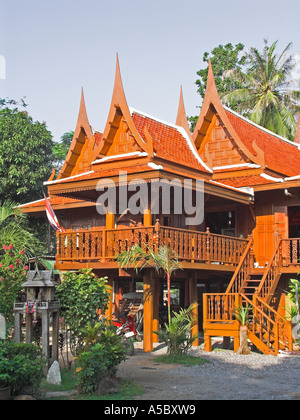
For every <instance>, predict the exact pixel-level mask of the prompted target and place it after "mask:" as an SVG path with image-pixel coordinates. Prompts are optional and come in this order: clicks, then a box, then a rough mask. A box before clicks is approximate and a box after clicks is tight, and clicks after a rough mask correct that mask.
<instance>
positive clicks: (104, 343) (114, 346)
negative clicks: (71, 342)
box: [76, 322, 126, 394]
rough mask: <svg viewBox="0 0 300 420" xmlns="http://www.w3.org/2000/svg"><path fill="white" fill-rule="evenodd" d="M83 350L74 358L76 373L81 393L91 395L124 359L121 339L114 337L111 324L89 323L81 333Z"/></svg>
mask: <svg viewBox="0 0 300 420" xmlns="http://www.w3.org/2000/svg"><path fill="white" fill-rule="evenodd" d="M82 332H83V333H84V334H86V335H85V336H83V341H84V343H85V347H84V350H83V351H82V352H81V353H80V354H79V356H78V357H77V358H76V373H77V374H78V379H79V389H80V391H81V392H82V393H84V394H85V393H93V392H95V391H96V390H97V388H98V385H99V382H100V381H101V380H102V379H104V378H107V377H111V376H114V375H115V374H116V372H117V368H118V366H119V364H120V363H121V362H122V361H124V360H125V359H126V350H125V347H124V346H123V343H122V338H121V337H120V336H117V335H116V328H115V327H114V326H113V325H112V324H104V323H101V322H98V323H96V324H95V325H94V326H92V324H90V323H89V325H88V327H87V328H85V329H83V331H82Z"/></svg>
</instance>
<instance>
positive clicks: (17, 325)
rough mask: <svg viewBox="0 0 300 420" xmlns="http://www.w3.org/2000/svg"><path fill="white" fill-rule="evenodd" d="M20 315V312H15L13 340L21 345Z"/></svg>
mask: <svg viewBox="0 0 300 420" xmlns="http://www.w3.org/2000/svg"><path fill="white" fill-rule="evenodd" d="M21 319H22V314H21V313H20V312H17V311H16V312H15V332H14V340H15V342H16V343H21V340H22V321H21Z"/></svg>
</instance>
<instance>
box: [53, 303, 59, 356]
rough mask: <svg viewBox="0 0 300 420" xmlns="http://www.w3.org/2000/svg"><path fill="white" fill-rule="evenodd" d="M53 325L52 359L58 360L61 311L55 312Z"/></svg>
mask: <svg viewBox="0 0 300 420" xmlns="http://www.w3.org/2000/svg"><path fill="white" fill-rule="evenodd" d="M52 316H53V326H52V359H53V360H58V338H59V312H58V311H56V312H53V314H52Z"/></svg>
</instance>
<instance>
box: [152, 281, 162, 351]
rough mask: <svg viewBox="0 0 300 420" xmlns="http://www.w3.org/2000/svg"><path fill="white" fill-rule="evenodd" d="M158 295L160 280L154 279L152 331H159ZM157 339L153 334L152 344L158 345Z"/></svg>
mask: <svg viewBox="0 0 300 420" xmlns="http://www.w3.org/2000/svg"><path fill="white" fill-rule="evenodd" d="M159 294H160V280H159V279H154V295H153V326H152V331H156V332H158V330H159ZM158 341H159V338H158V335H157V334H154V332H153V343H158Z"/></svg>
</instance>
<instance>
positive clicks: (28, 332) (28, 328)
mask: <svg viewBox="0 0 300 420" xmlns="http://www.w3.org/2000/svg"><path fill="white" fill-rule="evenodd" d="M32 337H33V325H32V314H26V339H25V342H26V343H27V344H30V343H32Z"/></svg>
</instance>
